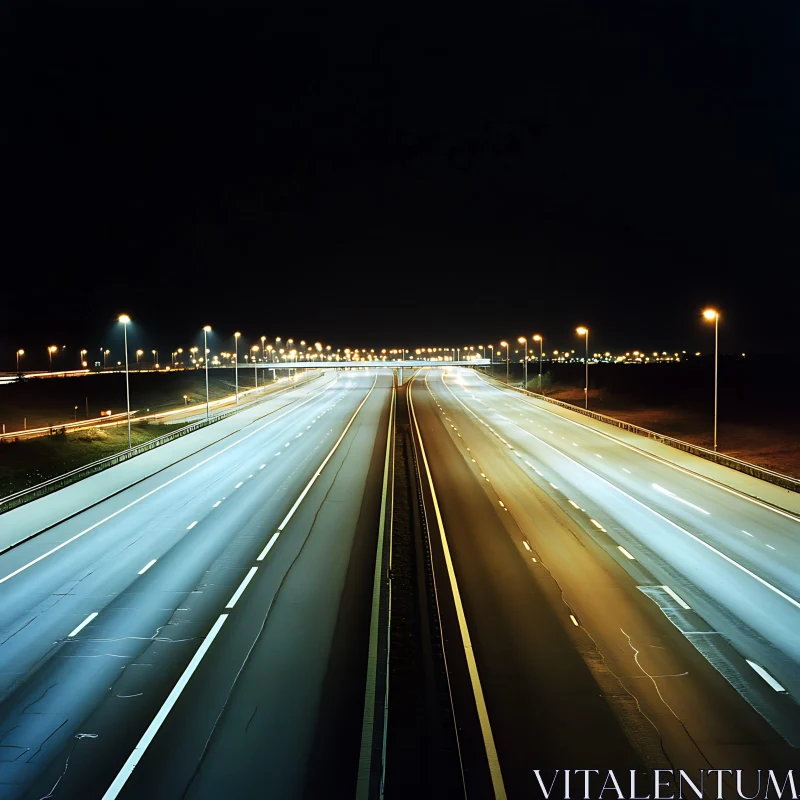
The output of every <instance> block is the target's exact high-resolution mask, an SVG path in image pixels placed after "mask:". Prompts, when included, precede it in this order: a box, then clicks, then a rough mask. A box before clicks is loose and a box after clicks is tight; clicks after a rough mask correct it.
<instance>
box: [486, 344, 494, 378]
mask: <svg viewBox="0 0 800 800" xmlns="http://www.w3.org/2000/svg"><path fill="white" fill-rule="evenodd" d="M486 346H487V347H488V348H489V375H491V376H492V377H494V345H493V344H487V345H486Z"/></svg>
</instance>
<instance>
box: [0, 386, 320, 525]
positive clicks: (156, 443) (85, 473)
mask: <svg viewBox="0 0 800 800" xmlns="http://www.w3.org/2000/svg"><path fill="white" fill-rule="evenodd" d="M316 377H319V376H318V375H315V376H314V378H316ZM314 378H309V379H306V380H305V381H303V383H307V382H308V381H309V380H314ZM294 385H295V386H297V385H299V384H294ZM287 388H293V387H287ZM272 396H274V395H272ZM259 399H262V398H259ZM255 402H258V400H256V401H254V402H253V403H248V404H247V405H246V406H238V407H237V408H232V409H230V410H229V411H221V412H219V413H217V414H214V415H213V416H211V417H209V418H208V419H201V420H198V421H197V422H190V423H188V424H186V425H184V426H183V427H182V428H180V429H179V430H177V431H171V432H170V433H165V434H164V435H163V436H157V437H156V438H155V439H151V440H150V441H149V442H144V443H143V444H139V445H136V447H132V448H130V449H129V450H123V451H122V452H120V453H115V454H114V455H112V456H106V457H105V458H101V459H99V460H98V461H93V462H92V463H91V464H86V465H84V466H82V467H78V468H77V469H74V470H71V471H70V472H65V473H64V474H63V475H59V476H58V477H56V478H50V479H49V480H46V481H43V482H42V483H38V484H36V486H30V487H28V488H27V489H21V490H20V491H18V492H14V494H10V495H8V496H6V497H0V514H3V513H5V512H6V511H10V510H11V509H12V508H17V507H18V506H21V505H24V504H25V503H30V502H31V501H32V500H38V499H39V498H40V497H44V496H45V495H48V494H52V493H53V492H57V491H58V490H59V489H63V488H65V487H67V486H70V485H71V484H73V483H77V482H78V481H81V480H83V479H84V478H88V477H89V476H91V475H95V474H97V473H98V472H102V471H103V470H106V469H108V468H109V467H114V466H116V465H117V464H121V463H122V462H123V461H128V460H129V459H131V458H134V457H135V456H138V455H141V454H142V453H146V452H147V451H148V450H155V448H156V447H161V446H162V445H165V444H169V443H170V442H172V441H175V439H179V438H180V437H181V436H186V435H187V434H189V433H194V432H195V431H199V430H200V429H201V428H206V427H208V426H209V425H213V424H214V423H215V422H220V421H221V420H223V419H227V418H228V417H232V416H233V415H234V414H238V413H239V412H240V411H243V410H244V408H249V407H250V406H252V405H254V403H255Z"/></svg>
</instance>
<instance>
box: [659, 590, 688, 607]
mask: <svg viewBox="0 0 800 800" xmlns="http://www.w3.org/2000/svg"><path fill="white" fill-rule="evenodd" d="M661 588H662V589H663V590H664V591H665V592H666V593H667V594H668V595H669V596H670V597H671V598H672V599H673V600H674V601H675V602H676V603H677V604H678V605H679V606H680V607H681V608H684V609H686V610H687V611H688V610H689V609H690V608H691V606H690V605H689V604H688V603H687V602H686V601H685V600H683V599H682V598H680V597H678V595H677V594H675V592H673V591H672V589H670V588H669V586H662V587H661Z"/></svg>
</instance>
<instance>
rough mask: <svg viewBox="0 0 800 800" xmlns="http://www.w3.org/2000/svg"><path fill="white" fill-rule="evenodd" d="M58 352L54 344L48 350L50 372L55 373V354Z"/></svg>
mask: <svg viewBox="0 0 800 800" xmlns="http://www.w3.org/2000/svg"><path fill="white" fill-rule="evenodd" d="M56 352H58V348H57V347H56V346H55V345H54V344H51V345H50V347H48V348H47V354H48V355H49V356H50V372H52V371H53V353H56Z"/></svg>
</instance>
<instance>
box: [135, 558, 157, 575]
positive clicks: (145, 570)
mask: <svg viewBox="0 0 800 800" xmlns="http://www.w3.org/2000/svg"><path fill="white" fill-rule="evenodd" d="M156 561H158V559H157V558H154V559H152V560H151V561H148V562H147V563H146V564H145V565H144V566H143V567H142V568H141V569H140V570H139V574H140V575H144V574H145V572H147V570H149V569H150V567H152V566H153V564H155V563H156Z"/></svg>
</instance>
